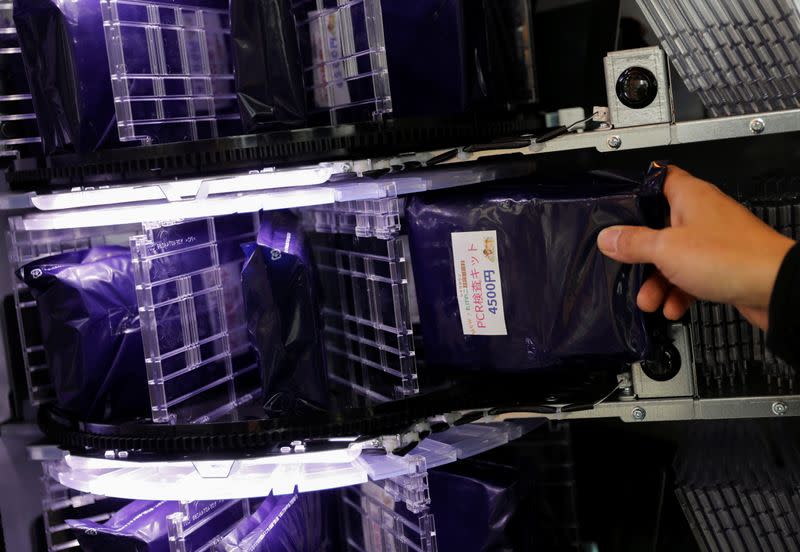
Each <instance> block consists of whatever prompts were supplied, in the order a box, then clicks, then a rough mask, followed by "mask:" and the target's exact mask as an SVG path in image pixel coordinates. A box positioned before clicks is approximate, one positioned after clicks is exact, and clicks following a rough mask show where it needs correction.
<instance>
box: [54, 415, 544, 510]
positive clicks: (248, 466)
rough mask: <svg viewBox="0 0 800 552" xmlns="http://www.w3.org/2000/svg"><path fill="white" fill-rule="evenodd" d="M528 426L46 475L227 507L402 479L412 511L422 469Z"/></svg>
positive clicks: (126, 493) (61, 466)
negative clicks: (343, 450) (326, 454)
mask: <svg viewBox="0 0 800 552" xmlns="http://www.w3.org/2000/svg"><path fill="white" fill-rule="evenodd" d="M536 423H537V424H541V423H543V422H542V421H538V420H537V421H536ZM476 427H477V429H476ZM534 427H535V425H533V424H519V423H516V422H503V423H500V424H490V425H480V426H478V424H468V425H464V426H457V427H452V428H450V429H448V430H447V431H445V432H442V433H437V434H434V435H431V436H429V437H428V438H426V439H424V440H423V441H421V442H420V444H419V445H418V446H417V447H416V448H415V449H413V450H412V451H411V453H410V454H409V455H408V456H405V457H400V456H395V455H392V454H383V455H378V454H360V453H357V454H356V455H355V456H353V457H352V458H345V457H342V456H341V455H337V456H335V457H332V458H331V459H329V460H327V461H323V460H322V459H321V458H319V457H313V456H312V455H311V454H306V453H299V454H297V453H287V455H280V456H273V457H264V458H243V459H241V460H229V461H195V462H188V461H187V462H145V463H140V462H133V461H127V460H118V459H95V458H83V457H80V456H74V455H68V456H67V457H66V458H64V459H63V460H61V461H59V462H57V463H53V464H51V465H50V468H49V469H50V474H51V475H52V476H53V477H54V478H56V479H57V480H58V481H59V482H60V483H62V484H63V485H66V486H68V487H70V488H73V489H76V490H80V491H82V492H86V493H94V494H103V495H108V496H118V497H123V498H136V499H147V500H231V499H239V498H247V497H261V496H267V495H269V494H271V493H274V494H276V495H280V494H291V493H293V492H295V491H299V492H310V491H318V490H323V489H336V488H341V487H347V486H350V485H358V484H362V483H367V482H368V481H373V482H380V481H385V480H387V479H392V480H398V479H397V478H400V480H401V481H404V482H405V483H403V485H401V486H400V487H397V488H396V490H395V492H396V494H397V495H398V497H400V498H402V500H404V501H406V502H408V504H409V508H410V509H414V508H415V507H414V506H413V504H420V503H421V502H425V500H426V499H425V498H424V492H422V493H417V492H412V489H414V488H417V487H414V485H417V484H419V477H417V476H418V475H420V474H422V473H423V472H425V471H426V470H427V468H428V467H434V466H441V465H444V464H447V463H450V462H454V461H456V460H460V459H463V458H468V457H470V456H472V455H474V454H478V453H480V452H483V451H485V450H488V449H489V448H491V446H490V444H491V445H492V446H500V445H502V444H505V443H507V442H508V441H509V440H510V438H511V437H514V436H518V435H520V428H522V432H527V431H529V430H532V429H534ZM473 439H474V443H473V444H470V441H471V440H473ZM450 443H454V444H455V445H454V444H450ZM307 457H308V458H307ZM414 481H417V483H414ZM397 489H399V490H397ZM402 489H406V491H402ZM401 495H402V496H401ZM400 498H398V499H400Z"/></svg>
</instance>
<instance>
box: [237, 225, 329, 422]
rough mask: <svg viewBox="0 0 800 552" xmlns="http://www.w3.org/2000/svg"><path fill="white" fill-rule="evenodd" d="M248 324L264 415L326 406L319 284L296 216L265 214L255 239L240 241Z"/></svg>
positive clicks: (282, 413) (326, 393) (317, 410)
mask: <svg viewBox="0 0 800 552" xmlns="http://www.w3.org/2000/svg"><path fill="white" fill-rule="evenodd" d="M242 247H243V248H244V250H245V255H246V257H247V259H246V261H245V263H244V268H243V269H242V291H243V293H244V305H245V313H246V316H247V328H248V332H249V335H250V340H251V343H252V345H253V348H254V349H255V350H256V354H257V356H258V361H259V366H260V369H261V379H262V386H263V393H264V394H263V398H264V408H265V411H266V413H267V415H268V416H282V415H300V414H304V413H313V412H319V411H320V410H323V409H325V408H327V405H328V378H327V371H326V365H325V351H324V345H323V336H322V316H321V310H320V302H319V297H318V294H319V285H318V284H317V280H316V275H315V272H314V267H313V261H312V257H311V254H310V251H309V250H308V247H307V245H306V241H305V235H304V233H303V230H302V227H301V225H300V221H299V220H298V219H297V217H295V216H294V215H293V214H291V213H289V212H288V211H276V212H271V213H267V214H266V215H265V217H264V220H263V222H262V224H261V228H260V230H259V233H258V238H257V241H256V243H250V244H245V245H243V246H242Z"/></svg>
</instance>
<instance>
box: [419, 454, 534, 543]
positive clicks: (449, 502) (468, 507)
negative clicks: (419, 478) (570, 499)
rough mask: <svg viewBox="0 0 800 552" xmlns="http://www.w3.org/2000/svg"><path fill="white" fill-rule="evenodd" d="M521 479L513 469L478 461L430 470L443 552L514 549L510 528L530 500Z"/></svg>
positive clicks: (437, 529)
mask: <svg viewBox="0 0 800 552" xmlns="http://www.w3.org/2000/svg"><path fill="white" fill-rule="evenodd" d="M519 479H520V473H519V471H518V470H516V469H514V468H513V467H510V466H505V465H501V464H490V463H487V462H481V461H479V460H473V459H470V460H466V461H460V462H456V463H454V464H450V465H448V466H442V467H440V468H436V469H433V470H431V471H429V472H428V483H429V485H430V493H431V497H432V500H431V510H432V513H433V516H434V519H435V520H436V534H437V543H438V546H439V552H489V551H492V550H514V549H515V547H514V544H515V543H514V542H513V536H512V535H511V533H512V531H511V529H512V527H511V525H512V523H513V521H514V516H515V513H516V511H517V509H518V507H519V503H520V502H521V501H522V500H524V499H525V496H524V493H522V492H521V485H520V484H519ZM525 523H526V524H531V523H535V520H527V519H526V520H525ZM531 530H532V528H531Z"/></svg>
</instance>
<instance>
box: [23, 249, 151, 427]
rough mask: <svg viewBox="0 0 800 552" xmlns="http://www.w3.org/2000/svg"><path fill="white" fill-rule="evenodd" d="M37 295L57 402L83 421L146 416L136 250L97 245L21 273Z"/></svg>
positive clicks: (32, 265)
mask: <svg viewBox="0 0 800 552" xmlns="http://www.w3.org/2000/svg"><path fill="white" fill-rule="evenodd" d="M17 276H18V277H19V278H20V280H22V281H23V282H25V283H26V284H27V285H28V286H29V287H30V288H31V291H32V293H33V296H34V297H35V298H36V303H37V306H38V313H39V318H40V321H41V328H42V339H43V343H44V348H45V352H46V353H47V360H48V365H49V367H50V374H51V377H52V379H53V385H54V388H55V393H56V401H57V404H58V406H59V407H61V408H62V409H63V410H64V411H66V412H68V413H70V414H73V415H76V416H78V417H80V418H81V419H84V420H92V421H110V420H120V419H127V418H133V417H137V416H146V415H147V414H148V413H149V407H150V400H149V396H148V392H147V376H146V372H145V366H144V351H143V347H142V336H141V332H140V327H139V316H138V310H137V301H136V289H135V284H134V279H133V272H132V270H131V254H130V251H129V250H128V249H127V248H124V247H95V248H92V249H84V250H80V251H73V252H70V253H63V254H60V255H55V256H52V257H47V258H44V259H39V260H37V261H33V262H31V263H29V264H27V265H25V266H23V267H22V268H20V269H19V271H18V272H17Z"/></svg>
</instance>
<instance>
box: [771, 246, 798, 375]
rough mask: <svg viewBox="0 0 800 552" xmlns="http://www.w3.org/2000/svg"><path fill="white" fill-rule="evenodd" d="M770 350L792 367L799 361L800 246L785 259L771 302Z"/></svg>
mask: <svg viewBox="0 0 800 552" xmlns="http://www.w3.org/2000/svg"><path fill="white" fill-rule="evenodd" d="M767 347H769V349H770V350H771V351H772V352H773V354H775V355H777V356H779V357H780V358H781V359H783V360H785V361H786V362H788V363H789V364H793V365H796V364H798V363H799V362H798V361H800V243H797V244H795V245H794V247H792V248H791V249H790V250H789V252H788V253H787V254H786V257H784V259H783V263H782V264H781V268H780V270H779V271H778V277H777V279H776V280H775V287H774V288H773V290H772V297H771V298H770V301H769V331H768V332H767Z"/></svg>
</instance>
